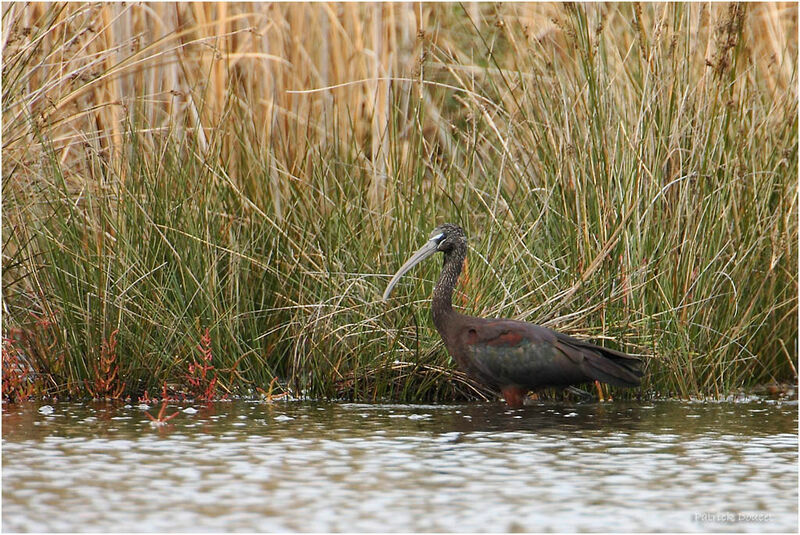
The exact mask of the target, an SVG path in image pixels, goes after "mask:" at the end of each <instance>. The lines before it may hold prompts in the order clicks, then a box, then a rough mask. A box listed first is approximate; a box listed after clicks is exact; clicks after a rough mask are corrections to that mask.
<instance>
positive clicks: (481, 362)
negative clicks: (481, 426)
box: [383, 223, 642, 408]
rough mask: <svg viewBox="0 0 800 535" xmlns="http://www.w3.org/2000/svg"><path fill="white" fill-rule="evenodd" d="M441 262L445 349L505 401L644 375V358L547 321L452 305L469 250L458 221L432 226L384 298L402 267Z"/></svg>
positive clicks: (437, 298)
mask: <svg viewBox="0 0 800 535" xmlns="http://www.w3.org/2000/svg"><path fill="white" fill-rule="evenodd" d="M437 251H438V252H442V253H444V265H443V266H442V273H441V275H439V281H438V282H437V283H436V287H435V288H434V290H433V302H432V310H433V323H434V324H435V325H436V330H438V331H439V334H440V335H441V337H442V340H443V341H444V345H445V346H446V347H447V351H449V352H450V355H451V356H452V357H453V358H454V359H455V360H456V362H457V363H458V365H459V366H460V367H461V369H463V370H464V371H465V372H466V373H467V374H468V375H469V376H471V377H473V378H474V379H476V380H477V381H479V382H481V383H484V384H486V385H488V386H490V387H492V388H494V389H497V390H500V392H502V393H503V397H504V398H505V400H506V403H507V404H508V405H509V406H510V407H513V408H517V407H520V406H522V403H523V401H524V398H525V395H526V394H527V392H528V391H529V390H536V389H540V388H544V387H568V386H571V385H575V384H580V383H588V382H594V381H601V382H604V383H608V384H610V385H614V386H625V387H633V386H637V385H639V381H640V378H641V377H642V371H641V365H642V361H641V360H639V359H638V358H636V357H632V356H630V355H626V354H625V353H622V352H620V351H615V350H613V349H606V348H604V347H600V346H597V345H594V344H590V343H588V342H584V341H582V340H577V339H575V338H572V337H570V336H567V335H565V334H561V333H559V332H556V331H553V330H551V329H548V328H546V327H541V326H539V325H534V324H532V323H526V322H524V321H516V320H510V319H485V318H474V317H471V316H465V315H463V314H459V313H458V312H456V311H455V310H453V306H452V297H453V289H454V288H455V285H456V281H457V280H458V276H459V275H460V274H461V270H462V268H463V267H464V259H465V258H466V256H467V238H466V236H465V235H464V231H463V230H462V229H461V227H459V226H457V225H453V224H450V223H446V224H444V225H440V226H438V227H436V229H435V230H434V231H433V232H432V233H431V236H430V239H429V240H428V242H427V243H426V244H425V245H423V246H422V247H421V248H420V249H419V250H418V251H417V252H416V253H414V255H413V256H412V257H411V258H409V259H408V261H406V263H405V264H403V266H402V267H401V268H400V269H399V270H398V271H397V273H395V275H394V277H392V280H391V281H390V282H389V285H388V286H387V287H386V291H385V292H384V293H383V300H384V301H385V300H386V299H387V298H388V297H389V294H390V293H391V291H392V288H394V286H395V284H397V281H398V280H400V277H402V276H403V275H404V274H405V273H406V272H408V271H409V270H410V269H411V268H412V267H414V266H415V265H417V264H418V263H420V262H422V261H423V260H424V259H426V258H428V257H429V256H431V255H433V254H434V253H436V252H437Z"/></svg>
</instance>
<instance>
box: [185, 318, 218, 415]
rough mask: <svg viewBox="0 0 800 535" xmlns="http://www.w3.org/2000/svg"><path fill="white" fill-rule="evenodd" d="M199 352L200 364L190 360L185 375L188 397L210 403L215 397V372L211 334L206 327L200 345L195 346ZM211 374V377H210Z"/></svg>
mask: <svg viewBox="0 0 800 535" xmlns="http://www.w3.org/2000/svg"><path fill="white" fill-rule="evenodd" d="M197 349H198V351H199V352H200V362H197V361H196V360H194V359H192V363H191V364H189V369H188V372H187V374H186V382H187V383H188V386H189V395H190V396H191V397H193V398H194V399H198V400H202V401H212V400H214V399H216V397H217V372H216V370H215V369H214V365H213V364H211V360H212V358H213V355H212V352H211V334H210V333H209V330H208V328H207V327H206V330H205V332H204V333H203V336H202V337H201V338H200V343H199V344H198V345H197ZM212 374H213V376H212Z"/></svg>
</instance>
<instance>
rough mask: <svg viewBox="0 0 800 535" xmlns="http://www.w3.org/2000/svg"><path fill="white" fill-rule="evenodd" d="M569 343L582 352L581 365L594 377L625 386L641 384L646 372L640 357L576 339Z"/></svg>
mask: <svg viewBox="0 0 800 535" xmlns="http://www.w3.org/2000/svg"><path fill="white" fill-rule="evenodd" d="M567 343H568V344H569V345H572V346H573V347H574V349H577V350H578V351H579V352H580V353H581V355H582V357H583V359H581V360H582V362H581V367H582V368H583V370H584V372H585V373H586V375H588V376H589V377H591V378H592V379H596V380H598V381H601V382H603V383H608V384H610V385H613V386H624V387H633V386H639V384H640V383H641V377H642V375H644V373H643V372H642V361H641V360H640V359H639V358H637V357H632V356H631V355H627V354H625V353H622V352H621V351H616V350H614V349H608V348H605V347H600V346H596V345H594V344H590V343H588V342H583V341H579V340H575V339H571V340H570V341H569V342H567Z"/></svg>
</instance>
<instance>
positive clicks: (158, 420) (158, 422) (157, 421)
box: [139, 383, 178, 427]
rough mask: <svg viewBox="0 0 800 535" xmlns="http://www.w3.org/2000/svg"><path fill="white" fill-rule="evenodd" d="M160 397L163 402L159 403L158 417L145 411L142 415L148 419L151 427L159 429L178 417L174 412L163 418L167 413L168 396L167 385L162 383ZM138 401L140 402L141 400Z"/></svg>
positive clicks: (176, 412)
mask: <svg viewBox="0 0 800 535" xmlns="http://www.w3.org/2000/svg"><path fill="white" fill-rule="evenodd" d="M161 395H162V399H163V401H162V402H161V410H159V411H158V416H153V415H152V414H150V413H149V412H147V411H145V413H144V414H145V415H146V416H147V417H148V418H150V425H151V426H153V427H161V426H163V425H166V424H167V422H169V421H170V420H172V419H173V418H175V417H176V416H177V415H178V411H175V412H173V413H172V414H170V415H169V416H165V414H166V412H167V402H168V401H169V396H167V383H164V386H163V389H162V392H161ZM145 396H147V392H146V391H145ZM139 399H140V400H141V398H139Z"/></svg>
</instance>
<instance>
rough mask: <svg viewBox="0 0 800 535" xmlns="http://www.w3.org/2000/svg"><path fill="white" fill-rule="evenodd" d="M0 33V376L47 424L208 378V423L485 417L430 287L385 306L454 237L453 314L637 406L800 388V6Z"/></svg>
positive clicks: (545, 8)
mask: <svg viewBox="0 0 800 535" xmlns="http://www.w3.org/2000/svg"><path fill="white" fill-rule="evenodd" d="M3 9H4V11H3V19H2V23H3V36H4V39H5V40H6V41H5V45H4V49H3V50H4V51H3V189H2V194H3V300H4V311H3V312H4V314H3V319H4V323H3V335H4V337H5V339H6V341H5V342H4V365H5V363H6V359H8V361H9V362H12V360H13V362H14V363H15V364H14V366H13V369H14V370H18V372H19V374H25V376H26V381H28V383H30V382H35V384H36V385H37V389H38V391H39V392H40V393H43V394H56V395H71V396H81V395H85V394H86V393H87V392H92V391H94V390H96V388H95V389H94V390H93V389H92V388H91V385H97V384H101V385H104V388H105V387H107V388H106V390H107V391H108V392H117V391H121V392H123V393H124V395H131V396H140V395H142V394H143V393H144V392H145V391H146V390H147V391H149V392H151V393H152V392H159V391H161V389H162V386H163V384H165V383H166V384H167V385H168V386H169V388H170V389H171V390H172V391H173V392H181V391H185V390H186V389H187V385H188V383H187V381H188V378H189V373H188V372H187V370H188V367H189V365H190V364H191V363H193V362H195V360H197V359H198V355H199V351H200V350H202V351H203V352H205V353H204V354H213V359H214V361H213V366H214V370H215V372H216V374H217V375H216V377H217V381H218V382H217V383H216V385H217V387H218V389H219V390H221V392H222V393H225V392H228V393H233V394H253V393H255V392H257V391H259V389H260V390H262V391H267V390H268V389H270V386H269V385H271V384H273V383H272V380H273V379H274V378H278V380H279V384H280V385H281V386H280V387H279V388H281V389H283V390H286V391H290V392H291V393H292V394H293V395H297V396H301V395H303V396H312V397H334V398H341V397H344V398H352V399H365V400H371V399H398V400H400V399H402V400H421V399H439V400H444V399H454V398H463V397H481V396H489V395H491V394H490V393H488V392H486V391H485V390H484V389H482V388H481V387H480V386H479V385H476V384H474V383H472V382H471V381H470V380H469V379H468V378H466V377H465V376H463V375H462V374H460V373H459V372H457V371H456V370H455V369H454V368H453V366H452V364H451V363H450V361H449V359H448V357H447V354H446V352H445V350H444V348H443V347H442V345H441V343H440V342H439V341H438V336H437V335H436V333H435V331H434V330H433V327H432V322H431V320H430V315H429V311H428V299H429V295H430V293H431V289H432V284H433V281H434V280H435V277H436V275H437V271H438V265H436V263H434V262H431V263H430V264H429V265H427V266H422V267H420V268H418V269H417V270H416V271H415V272H414V273H413V274H412V277H410V278H409V281H410V282H409V283H406V284H405V285H403V286H401V288H400V289H399V290H398V291H397V294H396V297H395V298H394V299H393V300H392V301H391V302H390V303H389V304H384V303H382V302H380V300H379V298H380V295H381V293H382V290H383V287H384V285H385V283H386V282H387V280H388V278H387V277H388V276H389V275H390V274H391V273H392V272H394V270H395V269H396V268H397V267H398V266H399V265H400V263H401V262H402V261H403V260H404V259H405V258H406V257H407V256H408V255H409V254H410V253H411V252H412V251H413V250H415V249H416V247H418V246H419V245H420V242H421V241H422V240H424V238H425V237H426V236H427V233H428V232H429V231H430V229H432V228H433V227H434V226H435V225H436V224H438V223H441V222H443V221H446V220H449V221H452V222H455V223H459V224H461V225H462V226H463V227H464V228H465V230H466V232H467V234H468V236H469V238H470V247H471V251H470V257H469V263H468V266H467V269H466V270H465V273H464V276H463V277H462V283H461V285H460V288H459V292H458V293H457V295H456V304H457V305H458V306H459V307H461V308H462V309H463V310H464V311H465V312H468V313H473V314H477V315H483V316H504V317H515V318H520V319H524V320H528V321H533V322H537V323H541V324H544V325H548V326H551V327H554V328H558V329H560V330H563V331H565V332H568V333H570V334H573V335H575V336H581V337H590V338H592V339H595V340H599V341H601V343H605V344H608V345H609V346H613V347H616V348H620V349H623V350H625V351H629V352H632V353H637V354H642V355H644V358H645V359H646V360H647V369H648V374H647V377H646V379H645V384H644V387H643V388H644V389H645V391H648V392H656V393H661V394H665V395H669V394H673V395H682V396H688V395H717V396H720V395H725V394H728V393H730V392H732V391H734V390H736V389H738V388H740V387H748V386H752V385H755V384H758V383H764V382H768V381H781V380H793V379H794V378H795V377H796V361H797V267H798V266H797V239H798V234H797V171H798V169H797V158H798V153H797V142H798V137H797V90H796V87H797V73H796V68H795V67H796V64H797V41H796V35H797V8H796V6H795V5H793V4H759V5H742V4H732V5H720V4H713V5H684V4H646V5H639V4H624V5H591V6H589V5H587V6H582V5H577V6H576V5H572V4H570V5H565V6H561V5H541V4H536V5H521V4H513V5H502V6H498V5H494V4H491V5H490V4H468V5H453V4H413V5H410V4H402V5H401V4H385V5H363V4H309V5H304V4H293V5H285V4H276V5H271V6H268V7H264V6H260V5H254V4H224V3H218V4H210V3H206V4H179V5H172V4H136V5H133V4H126V5H121V4H102V5H96V4H92V5H89V4H25V5H23V4H6V5H4V8H3ZM206 329H208V330H209V335H210V339H211V342H210V343H211V346H210V347H207V348H206V347H205V345H203V346H202V347H201V348H198V343H199V341H200V340H201V337H202V336H203V335H204V333H205V330H206ZM114 333H116V334H114ZM112 341H113V342H112ZM110 344H115V345H113V352H112V351H110V349H109V348H110V347H111V345H110ZM112 355H113V359H112ZM115 365H118V366H119V373H118V374H114V373H113V369H114V368H113V366H115ZM4 371H5V370H4ZM98 374H99V375H101V376H102V377H99V378H98ZM109 381H113V382H114V383H115V384H113V385H109V384H107V383H109ZM87 385H89V387H87ZM119 388H121V390H119ZM9 397H10V396H9Z"/></svg>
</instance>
